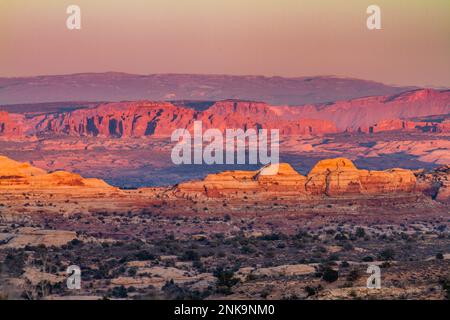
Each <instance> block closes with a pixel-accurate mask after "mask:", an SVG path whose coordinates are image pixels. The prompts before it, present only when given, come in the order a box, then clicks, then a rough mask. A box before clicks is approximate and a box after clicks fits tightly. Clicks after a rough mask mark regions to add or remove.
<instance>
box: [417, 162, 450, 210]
mask: <svg viewBox="0 0 450 320" xmlns="http://www.w3.org/2000/svg"><path fill="white" fill-rule="evenodd" d="M416 176H417V188H418V189H419V190H421V191H422V192H424V193H425V194H427V195H429V196H430V197H432V198H433V199H435V200H438V201H442V202H448V203H450V165H444V166H440V167H437V168H435V169H433V170H419V171H417V172H416Z"/></svg>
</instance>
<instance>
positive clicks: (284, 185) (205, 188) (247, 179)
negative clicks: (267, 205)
mask: <svg viewBox="0 0 450 320" xmlns="http://www.w3.org/2000/svg"><path fill="white" fill-rule="evenodd" d="M274 170H276V171H277V173H276V174H274V175H272V173H273V172H274ZM305 181H306V178H305V177H304V176H302V175H301V174H299V173H298V172H297V171H295V170H294V169H293V168H292V167H291V166H290V165H289V164H287V163H281V164H279V165H268V166H265V167H263V168H262V169H261V170H257V171H225V172H221V173H218V174H209V175H208V176H206V178H205V179H204V180H201V181H189V182H184V183H180V184H178V185H177V186H176V187H175V192H176V194H177V195H179V196H180V195H181V196H187V197H191V196H194V197H196V196H202V195H204V196H207V197H211V198H220V197H233V198H248V197H252V198H255V197H256V198H259V197H263V198H264V197H265V198H267V197H270V196H277V195H278V196H297V197H298V196H299V194H304V193H305Z"/></svg>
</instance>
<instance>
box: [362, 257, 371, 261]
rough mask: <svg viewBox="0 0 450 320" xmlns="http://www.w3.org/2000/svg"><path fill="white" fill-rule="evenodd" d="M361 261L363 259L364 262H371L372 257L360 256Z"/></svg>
mask: <svg viewBox="0 0 450 320" xmlns="http://www.w3.org/2000/svg"><path fill="white" fill-rule="evenodd" d="M362 261H364V262H372V261H373V257H371V256H365V257H364V258H362Z"/></svg>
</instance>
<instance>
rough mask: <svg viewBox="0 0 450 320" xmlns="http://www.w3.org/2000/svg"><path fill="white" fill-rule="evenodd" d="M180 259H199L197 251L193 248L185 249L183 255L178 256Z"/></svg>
mask: <svg viewBox="0 0 450 320" xmlns="http://www.w3.org/2000/svg"><path fill="white" fill-rule="evenodd" d="M180 260H181V261H198V260H200V255H199V254H198V253H197V251H194V250H186V251H185V252H184V253H183V255H182V256H181V257H180Z"/></svg>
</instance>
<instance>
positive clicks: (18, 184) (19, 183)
mask: <svg viewBox="0 0 450 320" xmlns="http://www.w3.org/2000/svg"><path fill="white" fill-rule="evenodd" d="M55 188H56V189H57V188H77V189H80V190H83V191H95V190H99V189H102V190H107V189H111V190H113V189H115V188H114V187H112V186H110V185H108V184H107V183H106V182H104V181H103V180H100V179H85V178H83V177H81V176H80V175H78V174H74V173H69V172H65V171H55V172H52V173H47V172H46V171H44V170H42V169H39V168H35V167H33V166H31V165H30V164H28V163H21V162H17V161H14V160H11V159H9V158H7V157H3V156H0V192H1V190H13V189H21V190H35V189H55Z"/></svg>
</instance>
